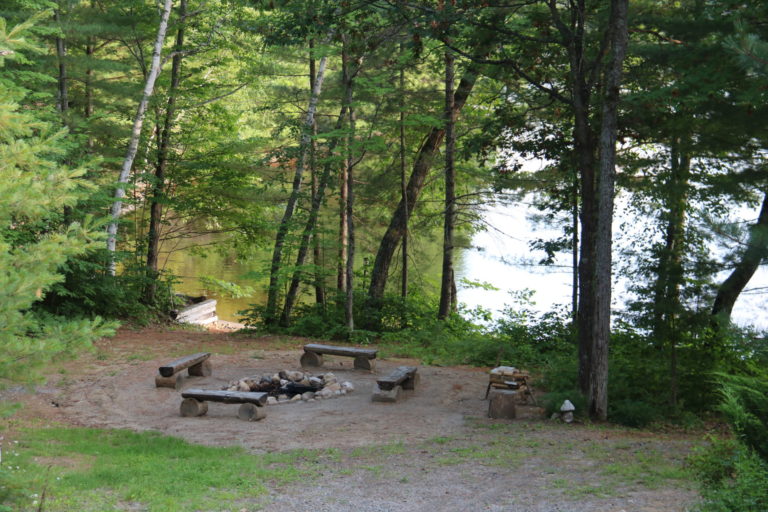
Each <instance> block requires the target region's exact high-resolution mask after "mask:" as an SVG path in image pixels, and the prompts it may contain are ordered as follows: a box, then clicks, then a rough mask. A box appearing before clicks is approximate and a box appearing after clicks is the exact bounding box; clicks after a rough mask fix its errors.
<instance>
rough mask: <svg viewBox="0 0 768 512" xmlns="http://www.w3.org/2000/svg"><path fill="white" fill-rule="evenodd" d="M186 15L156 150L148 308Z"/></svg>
mask: <svg viewBox="0 0 768 512" xmlns="http://www.w3.org/2000/svg"><path fill="white" fill-rule="evenodd" d="M186 15H187V0H181V2H180V3H179V28H178V30H177V31H176V53H175V54H174V55H173V59H172V63H171V85H170V87H169V89H168V101H167V102H166V105H165V119H164V122H163V129H162V131H161V133H160V137H159V140H158V149H157V163H156V164H155V175H154V178H153V182H152V193H151V196H150V200H149V233H148V235H147V238H148V240H147V277H148V278H149V282H148V284H147V287H146V289H145V290H144V300H145V302H146V303H147V304H152V303H154V301H155V295H156V293H157V276H158V265H157V262H158V258H159V256H160V232H161V222H162V218H163V200H164V198H165V173H166V170H167V168H168V150H169V148H170V145H171V131H172V130H173V123H174V116H175V115H176V95H177V93H178V90H179V84H180V83H181V64H182V60H183V58H184V57H183V53H182V50H183V48H184V25H185V23H184V18H185V17H186Z"/></svg>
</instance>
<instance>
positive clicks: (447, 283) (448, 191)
mask: <svg viewBox="0 0 768 512" xmlns="http://www.w3.org/2000/svg"><path fill="white" fill-rule="evenodd" d="M453 75H454V72H453V55H452V54H451V53H450V51H446V52H445V213H444V223H443V269H442V279H441V285H440V306H439V309H438V312H437V317H438V318H439V319H440V320H445V319H446V318H448V316H449V315H450V314H451V313H452V312H453V304H455V300H454V290H455V286H454V278H453V231H454V224H455V218H456V211H455V209H456V175H455V169H454V150H455V144H456V137H455V134H454V117H453V114H454V92H453V80H454V76H453Z"/></svg>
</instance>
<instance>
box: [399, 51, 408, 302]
mask: <svg viewBox="0 0 768 512" xmlns="http://www.w3.org/2000/svg"><path fill="white" fill-rule="evenodd" d="M403 49H404V45H403V44H402V43H400V55H401V57H402V55H403ZM400 66H401V67H400V104H399V107H400V119H399V128H400V141H399V142H400V201H401V202H402V203H403V211H404V213H405V222H404V223H403V243H402V246H401V252H402V258H403V259H402V266H403V268H402V280H401V282H400V296H401V297H402V298H403V299H405V298H406V297H407V296H408V217H409V213H408V175H407V173H406V169H405V68H404V67H403V64H402V62H401V63H400Z"/></svg>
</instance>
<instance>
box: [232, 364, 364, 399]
mask: <svg viewBox="0 0 768 512" xmlns="http://www.w3.org/2000/svg"><path fill="white" fill-rule="evenodd" d="M224 389H226V390H228V391H261V392H263V393H267V394H268V395H269V398H268V399H267V404H278V403H284V402H291V401H299V400H304V401H308V400H316V399H321V398H335V397H337V396H342V395H346V394H347V393H351V392H352V391H354V390H355V387H354V386H353V385H352V383H351V382H349V381H344V382H339V380H338V379H337V378H336V376H335V375H334V374H332V373H326V374H323V375H320V376H313V375H312V374H311V373H305V372H300V371H294V370H281V371H280V372H278V373H275V374H274V375H256V376H253V377H245V378H243V379H240V380H235V381H232V382H230V383H229V385H228V386H225V387H224Z"/></svg>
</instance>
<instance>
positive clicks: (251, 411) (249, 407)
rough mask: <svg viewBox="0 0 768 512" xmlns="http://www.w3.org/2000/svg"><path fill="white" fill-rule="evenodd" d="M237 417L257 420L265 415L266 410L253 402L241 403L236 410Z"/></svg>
mask: <svg viewBox="0 0 768 512" xmlns="http://www.w3.org/2000/svg"><path fill="white" fill-rule="evenodd" d="M237 417H238V418H240V419H241V420H245V421H259V420H263V419H264V418H266V417H267V411H265V410H264V407H259V406H257V405H254V404H243V405H241V406H240V409H238V411H237Z"/></svg>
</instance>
